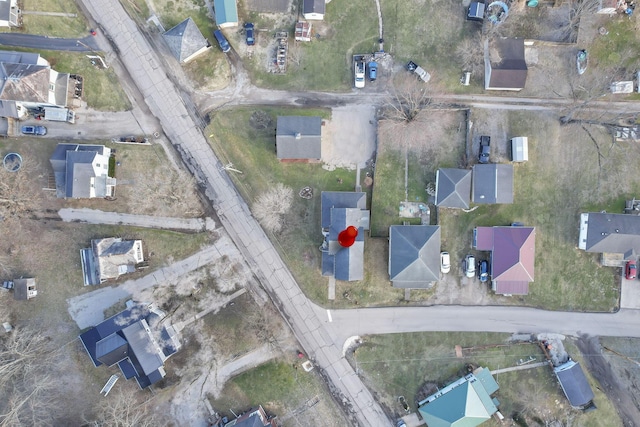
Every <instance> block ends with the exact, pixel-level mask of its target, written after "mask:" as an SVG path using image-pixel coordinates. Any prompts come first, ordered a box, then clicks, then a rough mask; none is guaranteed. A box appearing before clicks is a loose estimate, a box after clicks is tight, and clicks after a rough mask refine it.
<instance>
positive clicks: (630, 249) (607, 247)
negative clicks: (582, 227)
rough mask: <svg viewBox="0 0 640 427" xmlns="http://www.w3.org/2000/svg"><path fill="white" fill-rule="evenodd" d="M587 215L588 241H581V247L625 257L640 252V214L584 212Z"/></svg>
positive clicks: (590, 250) (588, 250) (589, 250)
mask: <svg viewBox="0 0 640 427" xmlns="http://www.w3.org/2000/svg"><path fill="white" fill-rule="evenodd" d="M585 215H586V218H587V230H586V231H587V234H586V241H585V242H579V246H580V248H584V250H586V251H587V252H597V253H603V252H607V253H616V254H625V258H629V257H631V256H637V254H640V216H637V215H627V214H609V213H599V212H590V213H588V214H582V216H583V217H584V216H585ZM627 255H628V256H627Z"/></svg>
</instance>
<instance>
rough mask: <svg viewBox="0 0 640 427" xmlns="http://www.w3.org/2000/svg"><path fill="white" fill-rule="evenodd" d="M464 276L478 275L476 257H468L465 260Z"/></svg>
mask: <svg viewBox="0 0 640 427" xmlns="http://www.w3.org/2000/svg"><path fill="white" fill-rule="evenodd" d="M464 274H466V276H467V277H475V275H476V257H474V256H473V255H467V256H466V257H465V259H464Z"/></svg>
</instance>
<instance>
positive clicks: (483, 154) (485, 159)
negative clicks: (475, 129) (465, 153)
mask: <svg viewBox="0 0 640 427" xmlns="http://www.w3.org/2000/svg"><path fill="white" fill-rule="evenodd" d="M490 153H491V138H490V137H488V136H486V135H483V136H481V137H480V155H479V156H478V163H489V154H490Z"/></svg>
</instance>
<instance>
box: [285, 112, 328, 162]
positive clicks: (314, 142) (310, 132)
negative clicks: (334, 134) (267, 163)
mask: <svg viewBox="0 0 640 427" xmlns="http://www.w3.org/2000/svg"><path fill="white" fill-rule="evenodd" d="M276 155H277V157H278V160H280V161H283V162H290V161H304V162H318V161H320V159H321V157H322V119H321V118H320V117H308V116H278V122H277V125H276Z"/></svg>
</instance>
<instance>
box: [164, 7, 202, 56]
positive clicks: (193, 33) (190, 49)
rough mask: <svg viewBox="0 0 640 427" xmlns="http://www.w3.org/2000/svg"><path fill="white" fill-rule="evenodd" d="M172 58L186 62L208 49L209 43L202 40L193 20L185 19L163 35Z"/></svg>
mask: <svg viewBox="0 0 640 427" xmlns="http://www.w3.org/2000/svg"><path fill="white" fill-rule="evenodd" d="M163 37H164V40H165V41H166V42H167V45H168V46H169V50H171V53H173V56H175V58H176V59H177V60H178V61H180V62H186V61H188V60H189V59H191V57H192V55H194V54H196V53H197V52H198V51H200V50H201V49H203V48H206V47H209V46H210V44H209V41H208V40H207V39H206V38H204V36H203V35H202V33H201V32H200V30H199V29H198V26H197V25H196V23H195V22H193V19H191V18H187V19H185V20H184V21H182V22H181V23H179V24H178V25H176V26H175V27H173V28H171V29H170V30H167V31H166V32H165V33H164V34H163Z"/></svg>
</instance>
